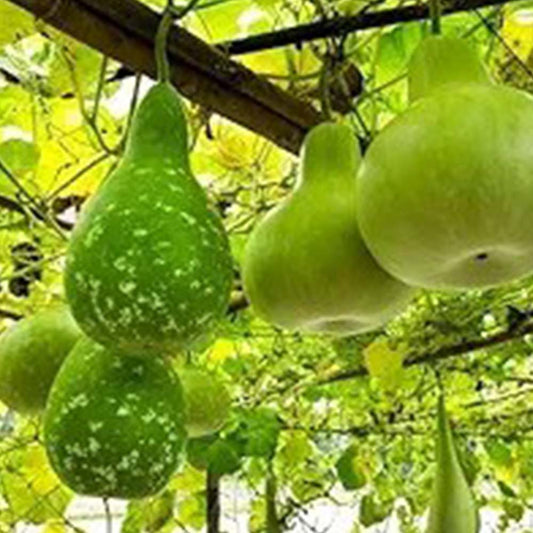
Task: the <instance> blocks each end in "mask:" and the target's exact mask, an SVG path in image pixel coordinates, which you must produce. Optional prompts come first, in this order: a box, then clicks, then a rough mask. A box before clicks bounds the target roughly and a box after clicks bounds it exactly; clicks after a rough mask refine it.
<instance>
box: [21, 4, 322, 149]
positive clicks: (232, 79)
mask: <svg viewBox="0 0 533 533" xmlns="http://www.w3.org/2000/svg"><path fill="white" fill-rule="evenodd" d="M10 1H11V2H12V3H14V4H17V5H18V6H21V7H22V8H24V9H26V10H28V11H30V12H32V13H33V14H34V15H36V16H37V17H38V18H41V19H43V20H44V21H45V22H47V23H49V24H50V25H52V26H54V27H55V28H57V29H59V30H61V31H63V32H65V33H67V34H69V35H71V36H72V37H74V38H75V39H77V40H79V41H82V42H84V43H85V44H87V45H88V46H91V47H93V48H95V49H96V50H99V51H100V52H101V53H102V54H104V55H106V56H109V57H110V58H113V59H115V60H117V61H119V62H120V63H123V64H125V65H126V66H127V67H128V68H130V69H131V70H133V71H135V72H142V73H144V74H147V75H148V76H151V77H155V74H156V72H155V70H156V69H155V67H156V65H155V56H154V38H155V34H156V31H157V28H158V25H159V21H160V16H159V15H158V14H157V13H156V12H155V11H152V10H151V9H150V8H148V7H147V6H145V5H144V4H142V3H140V2H137V1H135V0H78V1H76V2H72V1H67V0H10ZM168 52H169V61H170V63H171V80H172V83H173V84H174V85H175V86H176V87H177V88H178V90H179V91H180V92H181V93H182V94H183V95H184V96H185V97H187V98H189V99H190V100H191V101H193V102H195V103H197V104H200V105H201V106H203V107H205V108H207V109H208V110H211V111H214V112H216V113H218V114H220V115H223V116H225V117H227V118H229V119H230V120H232V121H234V122H237V123H238V124H240V125H242V126H244V127H246V128H248V129H250V130H252V131H254V132H256V133H258V134H260V135H263V136H264V137H266V138H268V139H269V140H271V141H273V142H274V143H276V144H278V145H279V146H281V147H282V148H285V149H287V150H289V151H291V152H294V153H297V152H298V150H299V148H300V145H301V142H302V140H303V137H304V135H305V133H306V132H307V131H308V130H309V129H310V128H311V127H312V126H314V125H315V124H317V123H319V122H320V121H321V117H320V114H319V113H318V112H317V111H316V110H315V109H314V108H313V107H312V106H310V105H309V104H307V103H305V102H302V101H301V100H298V99H297V98H295V97H294V96H292V95H291V94H289V93H288V92H286V91H283V90H282V89H280V88H279V87H277V86H275V85H273V84H271V83H269V82H268V81H266V80H265V79H264V78H262V77H259V76H256V75H255V74H254V73H253V72H252V71H251V70H249V69H247V68H246V67H244V66H242V65H240V64H239V63H235V62H233V61H231V60H230V59H229V58H228V57H227V56H226V54H224V53H223V52H222V51H221V50H218V49H216V48H214V47H212V46H210V45H208V44H207V43H205V42H204V41H202V40H200V39H198V38H197V37H195V36H194V35H192V34H191V33H189V32H187V31H186V30H184V29H182V28H178V27H173V28H172V30H171V32H170V35H169V41H168Z"/></svg>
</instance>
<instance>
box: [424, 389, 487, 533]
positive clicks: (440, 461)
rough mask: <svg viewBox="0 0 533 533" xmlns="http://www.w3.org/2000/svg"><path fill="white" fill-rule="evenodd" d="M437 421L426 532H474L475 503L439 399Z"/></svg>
mask: <svg viewBox="0 0 533 533" xmlns="http://www.w3.org/2000/svg"><path fill="white" fill-rule="evenodd" d="M437 420H438V421H437V424H438V444H437V474H436V478H435V482H434V486H433V499H432V503H431V508H430V512H429V522H428V528H427V530H426V533H477V531H478V528H479V517H478V511H477V507H476V503H475V501H474V498H473V496H472V492H471V490H470V487H469V485H468V482H467V481H466V478H465V475H464V472H463V469H462V467H461V463H460V462H459V459H458V457H457V451H456V449H455V444H454V441H453V436H452V432H451V429H450V424H449V421H448V416H447V414H446V408H445V405H444V398H443V397H442V396H441V397H440V398H439V404H438V415H437Z"/></svg>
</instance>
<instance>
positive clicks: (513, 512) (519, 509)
mask: <svg viewBox="0 0 533 533" xmlns="http://www.w3.org/2000/svg"><path fill="white" fill-rule="evenodd" d="M502 507H503V510H504V511H505V514H506V515H507V516H508V517H509V518H511V519H512V520H516V521H517V522H519V521H520V520H522V518H523V516H524V512H525V509H524V506H523V505H522V504H521V503H520V502H517V501H516V500H504V501H503V505H502Z"/></svg>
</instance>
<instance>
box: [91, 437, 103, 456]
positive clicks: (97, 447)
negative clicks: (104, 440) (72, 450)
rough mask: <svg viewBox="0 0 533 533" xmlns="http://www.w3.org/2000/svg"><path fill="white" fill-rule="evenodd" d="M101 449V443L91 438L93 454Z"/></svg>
mask: <svg viewBox="0 0 533 533" xmlns="http://www.w3.org/2000/svg"><path fill="white" fill-rule="evenodd" d="M100 448H101V446H100V443H99V442H98V441H97V440H96V439H94V438H93V437H89V450H90V451H91V452H92V453H96V452H98V451H99V450H100Z"/></svg>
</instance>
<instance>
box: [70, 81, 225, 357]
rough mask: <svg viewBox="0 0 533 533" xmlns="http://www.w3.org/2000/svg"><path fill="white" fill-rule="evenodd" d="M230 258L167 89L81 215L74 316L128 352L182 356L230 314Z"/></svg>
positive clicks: (144, 112) (152, 96) (157, 91)
mask: <svg viewBox="0 0 533 533" xmlns="http://www.w3.org/2000/svg"><path fill="white" fill-rule="evenodd" d="M231 284H232V259H231V256H230V253H229V245H228V239H227V236H226V234H225V232H224V228H223V225H222V222H221V220H220V218H219V216H218V215H217V214H216V213H215V212H214V211H213V210H212V209H211V208H210V207H209V205H208V200H207V197H206V194H205V192H204V191H203V189H202V187H201V186H200V185H199V184H198V182H197V181H196V179H195V178H194V176H193V174H192V172H191V168H190V165H189V154H188V143H187V121H186V117H185V114H184V110H183V105H182V103H181V99H180V97H179V95H178V93H177V92H176V90H175V89H174V88H173V87H172V86H171V85H170V83H169V82H168V81H160V82H159V83H157V84H156V85H155V86H154V87H152V88H151V89H150V91H149V92H148V94H147V95H146V96H145V98H144V100H143V101H142V103H141V104H140V106H139V108H138V109H137V111H136V113H135V115H134V118H133V121H132V126H131V132H130V135H129V138H128V142H127V146H126V149H125V153H124V157H123V158H122V160H121V162H120V164H119V165H118V166H117V168H116V169H115V170H114V171H113V172H112V173H111V175H110V176H109V177H108V178H107V179H106V180H105V181H104V182H103V184H102V185H101V186H100V188H99V189H98V190H97V192H96V193H95V194H94V195H93V196H92V197H91V199H90V200H89V202H88V204H87V205H86V206H85V207H84V209H83V211H82V214H81V216H80V219H79V221H78V222H77V224H76V227H75V230H74V232H73V235H72V238H71V241H70V245H69V248H68V253H67V263H66V271H65V287H66V294H67V298H68V301H69V303H70V305H71V307H72V312H73V314H74V317H75V318H76V320H77V321H78V323H79V324H80V326H81V328H82V329H83V331H84V332H85V333H86V334H87V335H88V336H90V337H92V338H93V339H94V340H96V341H98V342H100V343H101V344H104V345H107V346H109V347H112V348H116V349H119V350H121V351H124V352H126V353H131V352H142V353H146V352H151V353H176V352H177V351H179V350H182V349H184V348H187V347H189V346H190V345H191V344H192V343H194V342H195V341H196V340H198V339H200V338H201V337H202V336H203V335H204V334H206V333H207V332H209V331H210V330H211V329H212V327H213V326H214V324H215V323H216V322H217V320H218V319H220V318H221V317H222V315H223V314H224V312H225V310H226V306H227V303H228V299H229V294H230V290H231Z"/></svg>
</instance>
